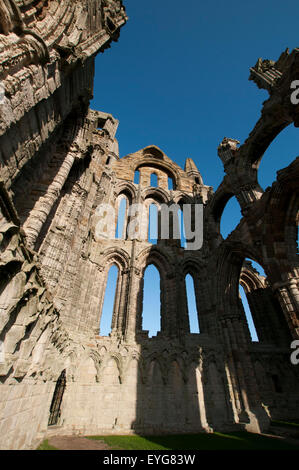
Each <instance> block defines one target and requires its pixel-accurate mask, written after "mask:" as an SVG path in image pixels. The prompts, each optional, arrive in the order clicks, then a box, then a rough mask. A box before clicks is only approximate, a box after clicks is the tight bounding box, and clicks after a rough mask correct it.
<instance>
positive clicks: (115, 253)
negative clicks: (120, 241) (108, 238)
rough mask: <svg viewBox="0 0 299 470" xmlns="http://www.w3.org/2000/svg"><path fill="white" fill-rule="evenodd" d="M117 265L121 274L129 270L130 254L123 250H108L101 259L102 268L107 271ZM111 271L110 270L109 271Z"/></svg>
mask: <svg viewBox="0 0 299 470" xmlns="http://www.w3.org/2000/svg"><path fill="white" fill-rule="evenodd" d="M113 264H115V265H116V266H117V267H118V269H119V270H120V272H122V271H126V270H127V269H129V265H130V257H129V255H128V253H127V252H126V251H125V250H123V249H121V248H108V249H107V250H105V251H104V253H103V254H102V257H101V266H105V270H106V271H107V268H110V267H111V266H112V265H113ZM108 270H109V269H108Z"/></svg>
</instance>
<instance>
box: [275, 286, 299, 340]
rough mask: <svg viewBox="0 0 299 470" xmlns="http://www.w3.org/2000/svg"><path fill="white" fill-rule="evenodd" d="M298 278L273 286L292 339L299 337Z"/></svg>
mask: <svg viewBox="0 0 299 470" xmlns="http://www.w3.org/2000/svg"><path fill="white" fill-rule="evenodd" d="M298 282H299V281H298V279H294V278H293V279H288V280H287V281H285V282H281V283H276V284H274V286H273V289H274V292H275V293H276V295H277V298H278V300H279V303H280V305H281V307H282V309H283V312H284V314H285V317H286V320H287V323H288V325H289V329H290V333H291V335H292V336H293V338H294V339H297V338H298V337H299V315H298V314H299V288H298Z"/></svg>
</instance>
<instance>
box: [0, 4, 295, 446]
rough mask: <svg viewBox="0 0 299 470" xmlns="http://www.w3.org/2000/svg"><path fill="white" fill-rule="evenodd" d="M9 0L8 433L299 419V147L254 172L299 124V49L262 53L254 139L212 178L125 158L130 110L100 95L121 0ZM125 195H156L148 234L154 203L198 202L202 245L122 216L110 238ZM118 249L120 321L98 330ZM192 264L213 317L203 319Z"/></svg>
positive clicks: (5, 159) (143, 158) (2, 442)
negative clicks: (125, 112)
mask: <svg viewBox="0 0 299 470" xmlns="http://www.w3.org/2000/svg"><path fill="white" fill-rule="evenodd" d="M0 12H1V18H2V19H1V21H0V38H1V41H0V43H1V44H0V64H1V69H0V78H1V80H2V83H3V86H4V89H5V95H4V103H3V104H2V105H0V152H1V154H0V158H1V160H0V161H1V175H0V178H1V181H0V209H1V213H0V234H1V235H0V248H1V258H0V269H1V276H0V342H1V343H0V344H1V357H0V382H1V383H0V389H1V394H0V448H2V449H9V448H13V449H28V448H34V447H36V445H37V443H38V442H39V441H40V440H41V439H43V438H44V437H46V436H47V435H51V434H72V433H78V434H80V433H86V434H103V433H117V434H124V433H132V432H136V433H146V434H148V433H156V434H159V433H165V432H168V433H171V432H175V433H182V432H185V433H187V432H199V431H205V432H211V431H213V430H232V429H247V430H249V431H254V432H259V431H261V430H264V429H267V427H268V426H269V420H270V418H272V419H273V418H276V419H281V418H290V417H293V418H299V416H298V410H299V407H298V367H296V366H294V365H292V364H291V362H290V344H291V341H292V340H294V339H297V338H298V332H299V323H298V303H299V288H298V279H299V264H298V254H297V244H296V237H297V226H298V178H299V160H298V158H297V159H296V160H295V161H294V162H293V163H292V164H291V165H289V166H288V167H287V168H284V169H282V170H281V171H280V172H278V176H277V180H276V181H275V182H274V183H273V185H272V187H271V188H268V190H267V191H266V192H264V191H263V190H262V188H261V187H260V186H259V184H258V181H257V171H258V166H259V162H260V160H261V158H262V155H263V153H264V151H265V150H266V148H267V147H268V146H269V144H270V143H271V142H272V140H273V139H274V138H275V137H276V136H277V135H278V133H279V132H280V131H281V130H282V129H283V128H284V127H286V126H287V125H293V124H294V125H295V126H298V125H299V121H298V116H299V111H298V105H297V106H295V105H293V104H292V103H291V101H290V100H289V95H290V83H291V81H292V80H294V79H295V78H296V76H298V73H299V70H298V68H299V62H298V60H299V54H298V49H295V50H294V51H293V52H292V53H289V52H288V51H287V52H285V53H284V54H282V56H281V57H280V59H279V60H278V61H277V62H276V63H275V62H270V61H264V62H262V61H259V62H258V63H257V65H256V66H255V67H253V68H252V69H251V79H252V80H254V81H255V82H256V84H257V85H258V86H259V87H263V88H266V89H267V90H268V91H269V94H270V97H269V100H268V101H267V102H265V103H264V107H263V109H262V113H261V118H260V120H259V122H258V123H257V125H256V127H255V128H254V130H253V131H252V133H251V134H250V136H249V137H248V139H247V141H246V142H245V143H244V144H243V145H241V146H239V143H238V142H237V141H236V140H234V139H228V138H225V139H224V140H223V142H222V143H221V144H220V146H219V149H218V153H219V157H220V158H221V160H222V162H223V165H224V171H225V176H224V179H223V182H222V183H221V185H220V186H219V187H218V189H216V191H214V190H213V188H211V187H210V186H207V185H206V184H204V182H203V179H202V177H201V174H200V171H199V170H198V168H197V166H196V164H195V163H194V162H193V161H192V159H187V160H186V164H185V167H184V169H182V168H180V167H179V166H178V165H177V164H176V163H174V162H173V161H172V160H171V159H170V158H169V156H167V155H165V153H164V152H163V150H161V149H159V148H158V147H156V146H155V145H152V146H149V147H146V148H145V149H141V150H139V151H138V152H136V153H134V154H130V155H128V156H126V157H124V158H119V152H118V143H117V140H116V135H117V128H118V121H117V120H116V118H115V117H113V116H112V115H110V114H107V113H105V112H102V111H94V110H90V109H89V101H90V98H91V97H92V89H93V78H94V77H93V74H94V57H95V55H96V53H98V52H99V51H100V52H103V51H104V50H105V49H106V48H107V47H109V45H110V43H111V42H112V41H116V40H117V39H118V36H119V30H120V27H121V26H122V25H123V24H124V23H125V22H126V20H127V17H126V13H125V10H124V7H123V5H122V2H120V1H117V0H115V1H108V0H103V1H100V0H93V1H90V2H88V3H84V2H81V1H79V0H77V1H74V0H72V1H69V0H62V1H60V2H57V1H56V0H47V1H42V2H38V3H37V2H35V1H31V2H23V1H22V0H5V1H3V2H0ZM115 47H117V46H115ZM105 53H107V52H105ZM296 74H297V75H296ZM108 111H109V110H108ZM136 171H139V182H138V183H135V182H134V175H135V172H136ZM153 173H154V174H156V175H157V185H156V186H155V187H153V186H151V175H152V174H153ZM169 178H171V179H172V184H173V187H172V188H170V187H169V183H168V181H169ZM233 196H236V197H237V200H238V202H239V204H240V206H241V209H242V213H243V219H242V220H241V222H240V223H239V225H238V226H237V227H236V229H235V230H234V231H233V232H232V233H231V234H230V235H229V236H228V237H227V239H226V240H224V239H223V238H222V236H221V234H220V220H221V216H222V212H223V210H224V207H225V205H226V203H227V202H228V200H229V199H230V198H231V197H233ZM121 199H125V200H126V201H127V213H126V224H127V225H128V224H129V223H130V222H131V221H132V217H131V216H130V214H129V213H128V208H129V207H130V206H131V205H132V204H140V205H142V207H144V208H145V212H144V214H143V216H142V217H141V216H140V215H139V222H140V225H141V226H142V228H143V229H144V233H146V234H147V231H148V210H149V207H150V205H151V204H155V205H156V207H157V210H158V213H160V214H161V210H162V209H161V208H162V206H166V207H171V206H172V205H173V204H177V205H178V206H179V207H183V205H184V204H189V205H190V207H191V208H192V210H193V209H194V208H195V207H196V205H201V206H202V207H203V244H202V246H201V247H200V249H197V250H190V249H186V248H184V247H182V246H181V243H180V240H177V239H175V238H174V237H171V236H170V239H163V238H162V237H158V240H157V243H155V244H153V243H149V242H148V240H147V237H146V238H142V237H140V236H136V237H132V236H127V233H126V232H125V231H124V232H123V234H122V237H120V238H115V237H114V236H111V234H109V233H108V232H107V235H106V236H105V234H104V236H102V237H100V238H99V237H98V233H97V227H98V224H99V222H100V216H99V212H98V209H99V207H101V206H103V204H107V205H109V206H110V207H113V208H114V209H115V213H116V214H117V213H118V208H119V206H120V201H121ZM160 217H161V216H160ZM113 224H114V229H116V226H117V218H115V220H113ZM113 224H112V225H113ZM102 235H103V234H102ZM247 259H251V260H253V261H257V262H258V263H259V264H260V265H261V266H263V268H264V270H265V273H266V277H264V276H261V275H260V274H259V273H258V272H257V271H256V270H255V269H254V268H253V266H252V265H251V263H250V262H248V261H246V260H247ZM150 264H154V265H155V266H156V268H157V269H158V271H159V274H160V281H161V285H160V291H161V311H160V318H161V327H160V331H159V332H158V333H157V335H156V336H154V337H149V335H148V332H147V331H144V330H143V324H142V311H143V290H144V285H143V283H144V272H145V269H146V268H147V266H149V265H150ZM113 265H115V266H117V268H118V280H117V288H116V295H115V303H114V311H113V317H112V323H111V333H110V335H109V336H101V332H100V323H101V314H102V308H103V302H104V296H105V291H106V287H107V278H108V273H109V269H110V268H111V266H113ZM187 274H190V275H191V276H192V278H193V281H194V290H195V298H196V306H197V312H198V322H199V327H200V333H191V332H190V323H189V315H188V305H187V294H186V283H185V278H186V275H187ZM239 284H241V285H242V286H243V287H244V289H245V292H246V295H247V298H248V302H249V304H250V307H251V312H252V316H253V319H254V323H255V326H256V330H257V333H258V336H259V342H253V341H252V340H251V337H250V332H249V327H248V324H247V321H246V317H245V312H244V308H243V305H242V302H241V299H240V297H239V294H238V286H239ZM58 392H59V393H58ZM53 398H54V400H53ZM56 405H57V406H56ZM55 407H56V408H55ZM53 410H54V411H55V410H56V414H55V413H54V412H53ZM29 423H30V425H29Z"/></svg>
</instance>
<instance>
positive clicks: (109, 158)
mask: <svg viewBox="0 0 299 470" xmlns="http://www.w3.org/2000/svg"><path fill="white" fill-rule="evenodd" d="M110 161H111V157H108V158H107V160H106V165H109V163H110Z"/></svg>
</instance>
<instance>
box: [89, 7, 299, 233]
mask: <svg viewBox="0 0 299 470" xmlns="http://www.w3.org/2000/svg"><path fill="white" fill-rule="evenodd" d="M124 3H125V5H126V9H127V14H128V16H129V21H128V23H127V24H126V25H125V26H124V27H123V28H122V30H121V34H120V39H119V42H118V43H112V47H111V49H108V50H106V51H105V52H104V54H100V55H99V56H98V57H97V60H96V78H95V86H94V100H93V101H92V103H91V106H92V108H94V109H98V110H101V111H105V112H109V113H111V114H113V116H114V117H115V118H117V119H118V120H119V121H120V126H119V130H118V134H117V138H118V140H119V145H120V156H121V157H122V156H125V155H127V154H129V153H133V152H135V151H137V150H139V149H141V148H144V147H146V146H148V145H150V144H155V145H158V146H159V147H160V148H161V149H162V150H163V151H164V152H165V153H166V154H167V155H168V157H170V158H171V159H172V160H174V161H175V162H176V163H178V164H179V165H180V166H182V167H184V163H185V160H186V158H187V157H191V158H193V160H194V161H195V163H196V164H197V166H198V168H199V170H200V171H201V173H202V176H203V178H204V182H205V184H208V185H210V186H213V187H214V190H216V189H217V187H218V185H219V184H220V183H221V181H222V178H223V174H224V173H223V167H222V163H221V161H220V159H219V158H218V156H217V147H218V145H219V143H220V142H221V141H222V139H223V137H225V136H226V137H232V138H236V139H238V140H239V141H240V142H241V143H243V142H244V140H245V139H246V138H247V136H248V134H249V133H250V131H251V130H252V129H253V127H254V125H255V123H256V121H257V120H258V119H259V116H260V111H261V107H262V103H263V101H265V100H266V99H267V98H268V94H267V92H266V91H264V90H259V89H258V88H257V87H256V85H255V84H254V83H253V82H250V81H248V77H249V68H250V67H251V66H253V65H255V63H256V61H257V59H258V58H259V57H262V58H263V59H273V60H276V59H278V57H279V55H280V54H281V52H283V51H284V50H285V49H286V48H287V47H289V48H290V50H292V49H293V48H294V47H296V46H298V45H299V44H298V18H299V4H298V0H285V1H283V2H282V1H278V0H260V1H257V0H251V1H250V2H240V1H236V0H229V1H226V2H224V1H223V0H215V1H213V2H202V1H199V0H190V1H188V2H184V3H182V2H181V1H179V0H159V1H158V0H151V1H150V2H145V1H143V0H126V1H125V2H124ZM295 132H296V135H295ZM296 143H297V144H298V130H296V129H295V128H294V127H289V128H287V129H286V130H285V131H284V132H283V133H282V134H281V135H280V136H279V137H278V138H277V140H276V141H275V142H274V143H273V144H272V145H271V146H270V147H269V149H268V150H267V152H266V153H265V156H264V158H263V160H262V163H261V166H260V171H259V182H260V184H261V186H262V187H263V188H266V187H267V186H269V185H271V183H272V181H273V180H274V179H275V177H276V171H278V170H279V169H281V168H284V167H285V166H287V165H288V164H289V163H290V162H291V161H293V159H294V158H295V157H296V156H298V151H297V146H296ZM239 218H240V211H239V207H238V205H237V203H236V202H235V201H234V200H231V201H230V202H229V203H228V205H227V207H226V210H225V212H224V215H223V219H222V223H221V230H222V234H223V235H224V236H226V235H227V234H228V233H230V231H231V230H232V229H233V228H234V226H235V225H236V223H237V222H238V220H239Z"/></svg>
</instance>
